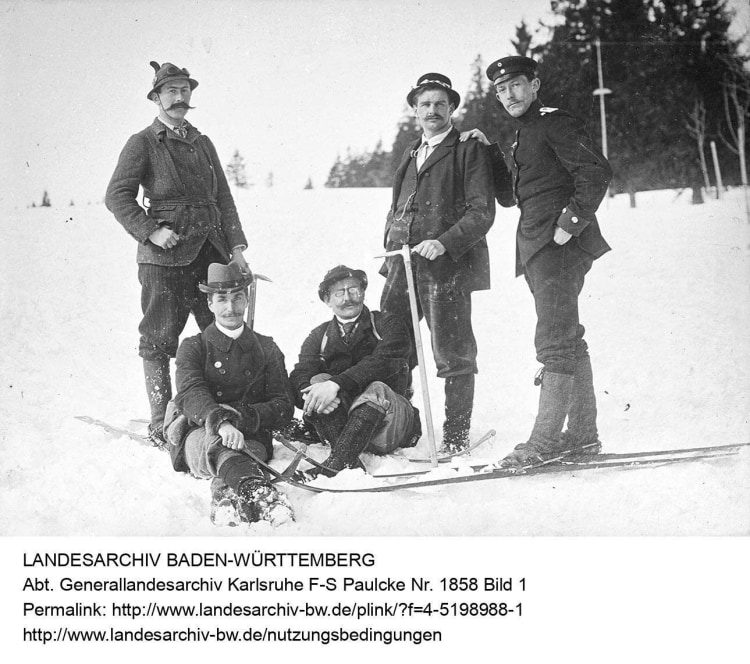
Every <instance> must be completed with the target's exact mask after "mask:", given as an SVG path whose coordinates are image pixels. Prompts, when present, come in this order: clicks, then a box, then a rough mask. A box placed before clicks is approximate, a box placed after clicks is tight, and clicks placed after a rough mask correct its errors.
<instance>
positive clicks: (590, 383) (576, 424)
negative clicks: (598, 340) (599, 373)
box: [559, 352, 602, 456]
mask: <svg viewBox="0 0 750 664" xmlns="http://www.w3.org/2000/svg"><path fill="white" fill-rule="evenodd" d="M559 447H560V450H572V451H573V454H574V455H575V456H590V455H595V454H598V453H599V452H601V449H602V444H601V441H600V440H599V434H598V431H597V428H596V395H595V393H594V375H593V372H592V370H591V358H590V357H589V354H588V352H584V354H583V355H581V356H580V357H579V358H578V359H577V360H576V368H575V374H574V376H573V389H572V392H571V398H570V409H569V411H568V428H567V430H566V431H564V432H563V433H562V435H561V436H560V445H559Z"/></svg>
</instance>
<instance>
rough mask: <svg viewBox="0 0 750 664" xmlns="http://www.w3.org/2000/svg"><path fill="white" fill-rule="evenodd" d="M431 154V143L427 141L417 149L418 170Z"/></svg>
mask: <svg viewBox="0 0 750 664" xmlns="http://www.w3.org/2000/svg"><path fill="white" fill-rule="evenodd" d="M429 155H430V144H429V143H428V142H427V141H425V142H424V143H422V145H420V146H419V150H417V170H419V169H420V168H422V166H423V165H424V163H425V162H426V161H427V157H428V156H429Z"/></svg>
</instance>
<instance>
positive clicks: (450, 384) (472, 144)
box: [380, 73, 495, 452]
mask: <svg viewBox="0 0 750 664" xmlns="http://www.w3.org/2000/svg"><path fill="white" fill-rule="evenodd" d="M406 100H407V102H408V103H409V105H410V106H412V107H413V109H414V114H415V116H416V117H417V119H418V121H419V124H420V126H421V127H422V130H423V132H424V135H423V137H422V139H420V140H419V141H417V142H415V143H414V144H413V145H411V146H409V148H408V149H407V150H406V151H405V152H404V155H403V157H402V159H401V163H400V165H399V167H398V169H397V170H396V174H395V176H394V180H393V202H392V205H391V209H390V211H389V212H388V217H387V220H386V227H385V246H386V249H387V250H388V251H391V250H395V249H400V248H401V247H402V246H404V245H408V246H409V247H411V250H412V252H413V253H414V254H416V256H415V257H414V261H413V263H412V265H413V271H414V280H415V284H416V290H417V293H416V296H417V302H418V308H419V311H418V312H417V313H418V315H419V317H420V318H421V317H422V316H424V317H425V318H426V319H427V325H428V327H429V328H430V336H431V342H432V352H433V355H434V358H435V364H436V365H437V374H438V376H439V377H441V378H444V379H445V423H444V424H443V444H444V447H445V448H446V449H448V450H449V451H451V452H454V451H458V450H461V449H463V448H464V447H466V446H467V444H468V438H469V429H470V427H471V414H472V409H473V405H474V374H476V373H477V361H476V358H477V344H476V340H475V338H474V333H473V331H472V327H471V293H472V291H475V290H484V289H488V288H489V287H490V264H489V254H488V250H487V241H486V239H485V235H486V234H487V231H489V229H490V227H491V226H492V222H493V221H494V218H495V201H494V199H493V188H492V167H491V163H490V159H489V155H488V152H487V149H486V148H485V147H484V146H483V145H481V144H479V143H478V142H476V141H468V142H459V134H458V131H456V129H455V128H454V127H453V125H452V123H451V115H452V114H453V112H454V111H455V110H456V107H457V106H458V104H459V103H460V101H461V97H460V96H459V95H458V93H457V92H456V91H455V90H453V88H452V87H451V81H450V79H449V78H448V77H446V76H443V75H442V74H435V73H431V74H425V75H424V76H422V77H420V78H419V80H418V81H417V85H416V86H415V87H414V88H413V89H412V90H411V92H410V93H409V94H408V95H407V97H406ZM384 273H385V274H386V283H385V286H384V288H383V294H382V298H381V301H380V308H381V310H382V311H383V312H387V313H395V314H397V315H399V316H401V317H402V318H403V319H404V320H405V321H408V323H409V324H411V317H410V315H409V298H408V293H407V286H406V284H407V281H406V273H405V270H404V261H403V259H402V258H401V257H399V256H393V257H389V258H388V259H387V260H386V264H385V266H384ZM414 364H415V361H414V360H413V361H412V365H414Z"/></svg>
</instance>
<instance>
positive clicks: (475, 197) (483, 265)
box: [381, 127, 495, 291]
mask: <svg viewBox="0 0 750 664" xmlns="http://www.w3.org/2000/svg"><path fill="white" fill-rule="evenodd" d="M458 137H459V133H458V131H457V130H456V129H455V127H454V128H453V129H452V130H451V132H450V133H449V134H448V136H446V137H445V139H444V140H443V142H442V143H440V145H438V146H437V147H436V148H435V149H434V150H433V151H432V154H430V156H429V157H428V158H427V161H425V163H424V165H423V166H422V168H421V169H420V171H419V173H418V174H417V193H416V196H415V197H414V207H415V209H416V210H417V212H416V218H415V222H414V223H417V224H419V226H420V227H421V229H422V236H423V238H424V239H425V240H439V241H440V242H441V243H442V244H443V246H445V249H446V253H445V254H443V255H442V256H438V257H437V258H436V259H435V260H434V261H429V268H430V270H431V271H432V273H433V276H434V277H435V278H436V279H437V280H439V281H442V282H444V283H445V282H449V281H451V280H454V279H456V276H457V275H458V277H459V279H460V280H461V282H462V285H463V288H464V290H466V291H473V290H486V289H488V288H489V287H490V258H489V252H488V250H487V240H486V239H485V235H486V234H487V232H488V231H489V230H490V228H491V227H492V223H493V222H494V220H495V201H494V199H493V187H492V164H491V162H490V158H489V155H488V151H487V148H486V147H485V146H484V145H482V144H481V143H479V142H478V141H466V142H464V143H461V142H460V141H459V140H458ZM420 143H421V139H419V140H418V141H415V142H414V143H413V144H412V145H410V146H409V147H408V148H407V149H406V150H405V151H404V154H403V156H402V158H401V163H400V164H399V167H398V168H397V169H396V173H395V175H394V177H393V203H392V205H391V209H390V211H389V213H388V216H387V218H386V225H385V248H386V250H388V251H391V250H392V249H398V248H399V247H398V246H396V245H395V244H393V243H391V242H389V241H388V232H389V230H390V228H391V224H392V223H393V218H394V215H395V213H396V206H397V204H398V199H399V195H400V193H401V184H402V183H403V181H404V176H405V174H406V170H407V168H409V166H410V164H411V162H412V156H411V153H412V151H413V150H416V149H417V148H418V147H419V145H420ZM411 167H412V168H413V167H414V166H413V164H411ZM381 274H384V275H385V274H387V268H386V267H385V266H384V268H383V269H381Z"/></svg>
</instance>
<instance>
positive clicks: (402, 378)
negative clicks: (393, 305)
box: [289, 265, 421, 476]
mask: <svg viewBox="0 0 750 664" xmlns="http://www.w3.org/2000/svg"><path fill="white" fill-rule="evenodd" d="M366 289H367V275H366V274H365V273H364V272H363V271H362V270H353V269H351V268H348V267H346V266H345V265H337V266H336V267H334V268H332V269H331V270H329V271H328V272H327V273H326V275H325V277H324V278H323V281H322V282H321V283H320V286H318V297H320V299H321V300H322V301H323V302H325V304H326V305H327V306H328V307H329V308H330V309H331V311H333V318H332V319H331V320H329V321H326V322H325V323H322V324H321V325H318V326H317V327H316V328H315V329H314V330H313V331H312V332H310V334H309V335H308V336H307V338H306V339H305V341H304V343H303V344H302V349H301V350H300V354H299V360H298V362H297V364H296V365H295V367H294V370H293V371H292V373H291V374H290V376H289V378H290V381H291V384H292V389H293V391H294V394H295V398H296V401H297V406H299V407H300V408H301V409H302V410H303V412H304V419H305V421H306V422H307V423H309V424H311V425H312V426H313V427H314V429H315V431H316V432H317V434H318V436H319V437H320V438H321V439H322V440H324V441H325V442H327V443H328V444H329V445H330V446H331V453H330V455H329V457H328V458H327V459H326V460H325V461H324V463H323V465H324V469H323V470H322V472H323V473H324V474H326V475H330V476H333V475H335V474H337V473H338V472H339V471H341V470H343V469H345V468H351V467H354V466H356V465H357V463H358V459H359V455H360V453H361V452H363V451H369V452H373V453H375V454H387V453H388V452H391V451H393V450H394V449H396V448H397V447H409V446H412V445H414V444H415V443H416V441H417V439H418V438H419V436H420V434H421V426H420V422H419V412H418V411H417V409H416V408H414V407H413V406H412V405H411V403H410V402H409V400H408V399H407V398H406V397H405V396H404V395H405V393H406V389H407V384H408V376H409V356H410V354H411V348H412V346H411V338H410V335H409V329H408V328H407V326H406V324H405V323H404V322H403V321H402V320H401V318H399V317H398V316H394V315H389V314H382V313H380V312H379V311H370V310H369V309H368V308H367V307H366V306H365V304H364V301H365V291H366ZM312 474H314V473H312Z"/></svg>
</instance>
